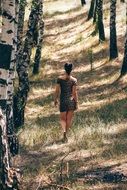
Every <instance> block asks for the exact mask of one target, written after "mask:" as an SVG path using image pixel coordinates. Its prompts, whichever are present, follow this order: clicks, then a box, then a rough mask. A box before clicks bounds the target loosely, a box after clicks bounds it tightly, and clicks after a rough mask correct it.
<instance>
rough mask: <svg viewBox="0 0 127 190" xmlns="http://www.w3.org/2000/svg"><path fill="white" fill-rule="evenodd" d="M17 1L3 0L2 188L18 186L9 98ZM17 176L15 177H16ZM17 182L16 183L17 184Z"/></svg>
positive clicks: (0, 80) (0, 87)
mask: <svg viewBox="0 0 127 190" xmlns="http://www.w3.org/2000/svg"><path fill="white" fill-rule="evenodd" d="M13 14H14V15H15V1H11V0H8V1H6V0H3V1H2V33H1V34H2V35H1V44H0V146H1V147H0V149H1V152H0V154H1V164H0V165H1V181H2V184H1V186H2V189H8V188H13V187H14V186H17V171H16V170H15V169H14V168H12V167H11V164H10V152H9V146H8V125H7V121H8V118H7V117H8V114H7V115H6V113H7V109H8V100H9V98H10V97H12V94H11V87H12V83H11V82H12V81H11V82H10V78H11V77H10V76H12V75H11V74H12V72H11V68H12V67H11V64H12V62H13V60H12V58H14V57H13V55H14V52H13V51H14V50H13V44H14V33H15V31H14V30H15V29H14V23H15V19H14V15H13ZM14 178H15V179H14ZM15 182H16V184H15Z"/></svg>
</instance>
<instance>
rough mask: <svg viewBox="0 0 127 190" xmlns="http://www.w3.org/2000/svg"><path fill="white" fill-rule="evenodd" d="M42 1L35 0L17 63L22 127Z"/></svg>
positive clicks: (17, 117)
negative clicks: (32, 51)
mask: <svg viewBox="0 0 127 190" xmlns="http://www.w3.org/2000/svg"><path fill="white" fill-rule="evenodd" d="M40 1H41V0H33V3H32V9H31V13H30V16H29V21H28V31H27V34H26V38H25V43H24V48H23V53H22V54H21V55H20V57H19V60H18V65H17V73H18V78H19V87H18V91H17V93H16V95H15V98H14V113H15V114H14V115H15V118H14V119H15V127H20V126H22V125H24V111H25V106H26V101H27V96H28V92H29V76H28V71H29V64H30V57H31V49H32V46H33V36H34V30H35V28H36V27H35V26H36V24H37V22H38V19H39V5H40Z"/></svg>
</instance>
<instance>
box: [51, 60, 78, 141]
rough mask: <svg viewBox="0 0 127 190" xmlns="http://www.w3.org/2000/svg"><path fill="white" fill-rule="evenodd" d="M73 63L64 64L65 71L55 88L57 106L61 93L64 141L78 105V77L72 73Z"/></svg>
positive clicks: (61, 118)
mask: <svg viewBox="0 0 127 190" xmlns="http://www.w3.org/2000/svg"><path fill="white" fill-rule="evenodd" d="M72 67H73V65H72V64H69V63H66V64H65V65H64V69H65V73H64V74H63V75H62V76H59V77H58V79H57V85H56V89H55V99H54V104H55V106H57V105H58V98H59V95H60V106H59V108H60V124H61V127H62V129H63V142H67V141H68V139H67V136H66V134H67V131H68V129H69V128H70V127H71V124H72V119H73V115H74V111H75V110H76V109H77V107H78V95H77V79H76V78H74V77H73V76H72V75H71V71H72Z"/></svg>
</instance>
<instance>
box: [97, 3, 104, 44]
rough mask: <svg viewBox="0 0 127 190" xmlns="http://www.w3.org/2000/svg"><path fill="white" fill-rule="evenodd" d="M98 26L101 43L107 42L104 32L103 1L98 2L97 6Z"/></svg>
mask: <svg viewBox="0 0 127 190" xmlns="http://www.w3.org/2000/svg"><path fill="white" fill-rule="evenodd" d="M97 5H98V6H97V15H98V20H97V26H98V31H99V41H105V32H104V24H103V0H98V4H97Z"/></svg>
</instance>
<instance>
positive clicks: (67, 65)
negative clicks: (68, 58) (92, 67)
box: [64, 63, 73, 75]
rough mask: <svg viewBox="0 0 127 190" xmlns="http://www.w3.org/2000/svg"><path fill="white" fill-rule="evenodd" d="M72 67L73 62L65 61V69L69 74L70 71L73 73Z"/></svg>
mask: <svg viewBox="0 0 127 190" xmlns="http://www.w3.org/2000/svg"><path fill="white" fill-rule="evenodd" d="M72 68H73V65H72V63H65V65H64V69H65V71H66V73H67V74H68V75H70V73H71V71H72Z"/></svg>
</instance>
